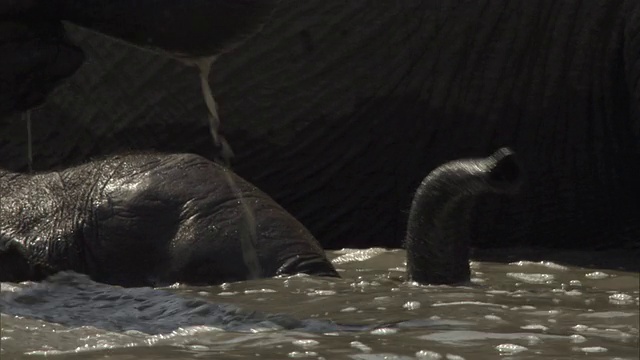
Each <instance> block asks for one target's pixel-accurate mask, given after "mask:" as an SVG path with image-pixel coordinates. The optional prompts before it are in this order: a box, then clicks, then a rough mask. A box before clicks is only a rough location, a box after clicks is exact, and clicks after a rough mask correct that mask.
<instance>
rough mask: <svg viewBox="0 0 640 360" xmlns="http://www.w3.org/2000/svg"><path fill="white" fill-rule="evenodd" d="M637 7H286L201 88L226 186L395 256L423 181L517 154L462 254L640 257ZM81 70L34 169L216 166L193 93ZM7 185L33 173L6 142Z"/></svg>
mask: <svg viewBox="0 0 640 360" xmlns="http://www.w3.org/2000/svg"><path fill="white" fill-rule="evenodd" d="M639 31H640V4H639V3H638V2H637V1H634V0H627V1H613V0H594V1H578V0H569V1H563V2H557V1H540V2H526V1H510V0H502V1H501V0H492V1H481V0H478V1H447V2H441V1H418V0H416V1H402V2H375V3H374V2H372V3H368V2H344V1H322V0H313V1H306V2H304V3H303V4H302V3H300V2H298V1H295V0H288V1H283V2H282V4H281V6H280V7H279V8H278V9H277V10H276V11H275V13H274V15H273V19H272V21H271V22H269V23H268V24H267V25H266V26H265V28H264V30H263V31H262V33H260V34H259V35H258V36H256V37H255V38H253V39H251V40H249V41H248V42H247V43H245V44H244V45H243V46H242V47H240V48H238V49H237V50H236V51H234V52H232V53H230V54H227V55H225V56H222V57H221V58H220V59H219V60H218V62H217V63H216V66H215V67H214V69H213V71H212V77H211V81H212V86H213V89H214V92H215V94H216V99H217V100H218V102H219V104H220V113H221V117H222V121H223V127H224V131H225V133H226V136H227V138H228V140H229V142H230V143H231V145H232V146H233V147H234V151H235V152H236V155H237V157H236V161H235V163H234V170H236V171H237V172H238V173H239V174H240V175H242V176H243V177H245V178H247V179H248V180H250V181H251V182H253V183H254V184H256V186H258V187H259V188H261V189H263V190H264V191H265V192H267V193H268V194H269V195H270V196H272V197H273V198H274V199H275V200H276V201H277V202H278V203H280V204H282V205H283V206H284V207H285V208H286V209H287V210H288V211H290V212H291V213H292V214H293V215H294V216H295V217H296V218H298V219H299V220H300V221H301V222H302V223H303V224H305V225H306V226H307V227H308V228H309V230H310V231H311V232H312V233H313V234H314V235H315V236H316V237H317V238H318V239H319V240H320V241H321V243H322V244H323V245H324V246H326V247H332V248H340V247H345V246H372V245H388V246H400V244H401V241H402V237H403V234H404V229H405V225H406V219H407V213H408V209H409V206H410V201H411V196H412V193H413V191H414V190H415V188H416V187H417V185H418V184H419V182H420V180H421V178H422V176H423V175H424V174H425V173H427V172H429V171H430V170H432V169H434V168H435V167H436V166H437V165H439V164H441V163H444V162H446V161H448V160H452V159H456V158H460V157H470V156H478V155H483V154H486V153H488V152H489V151H490V150H491V149H494V148H497V147H500V146H505V145H508V146H510V147H512V148H513V149H514V150H515V151H516V152H518V153H519V155H520V159H521V161H522V164H523V166H524V168H525V170H526V181H525V183H524V185H523V188H522V191H521V192H520V194H519V195H518V196H516V197H514V198H509V199H505V198H499V199H498V198H487V199H484V200H483V201H481V202H480V204H478V206H477V207H476V209H475V212H476V215H477V216H474V217H473V218H474V219H477V221H476V224H475V225H474V226H473V231H472V234H473V236H474V239H473V244H474V245H476V246H480V247H487V246H519V245H529V246H552V247H564V248H583V249H585V250H586V249H596V248H603V247H617V248H630V247H635V248H638V247H640V246H639V245H640V244H639V241H640V240H639V239H640V225H639V224H640V221H638V219H640V205H639V204H640V203H639V201H638V199H640V188H639V187H638V181H637V179H639V178H640V87H639V83H638V79H639V78H640V55H639V54H640V35H639ZM72 34H73V37H74V39H75V40H76V42H77V43H78V44H80V45H81V46H82V48H83V49H84V51H85V52H86V55H87V58H88V61H87V63H86V64H85V65H84V66H83V68H82V69H80V70H79V71H78V73H76V75H75V76H74V77H73V78H72V79H71V80H70V81H69V82H68V84H67V85H66V86H64V87H62V88H60V89H58V91H57V92H56V93H55V94H54V96H52V98H51V101H50V102H49V104H48V105H47V106H46V107H45V108H43V109H41V110H39V111H38V112H37V113H35V114H34V123H35V124H36V125H35V128H34V136H35V137H36V142H35V158H36V163H35V166H36V167H37V168H38V167H39V168H41V169H46V168H52V167H58V166H66V165H69V164H73V163H77V162H80V161H83V160H84V159H86V158H87V157H89V156H95V155H99V154H105V153H114V152H118V151H121V150H122V149H131V148H134V149H149V148H154V149H160V150H179V151H193V152H197V153H200V154H203V155H204V156H208V157H212V156H213V154H211V151H212V150H211V149H212V146H211V140H210V138H209V135H208V130H207V125H206V118H205V111H206V110H205V107H204V103H203V100H202V97H201V94H200V89H199V84H198V81H197V73H196V71H195V70H194V69H193V68H187V67H183V66H182V65H180V64H178V63H176V62H175V61H173V60H170V59H166V58H164V57H162V56H159V55H154V54H151V53H145V52H142V51H139V50H138V49H135V48H132V47H127V46H126V45H123V44H120V43H117V42H113V41H111V40H109V39H107V38H104V37H101V36H99V35H96V34H92V33H88V32H86V31H82V30H81V29H72ZM2 126H3V128H2V131H1V132H0V157H1V163H2V165H3V166H6V167H10V168H13V169H25V164H26V156H25V155H24V153H25V150H24V147H25V145H24V126H23V124H21V123H20V122H18V121H13V122H7V123H6V125H5V123H3V125H2Z"/></svg>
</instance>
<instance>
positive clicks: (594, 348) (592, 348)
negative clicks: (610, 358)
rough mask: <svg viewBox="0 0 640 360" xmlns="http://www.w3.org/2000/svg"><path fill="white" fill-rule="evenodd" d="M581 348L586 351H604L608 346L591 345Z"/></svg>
mask: <svg viewBox="0 0 640 360" xmlns="http://www.w3.org/2000/svg"><path fill="white" fill-rule="evenodd" d="M579 349H580V351H582V352H586V353H603V352H607V351H608V350H607V348H604V347H602V346H590V347H583V348H579Z"/></svg>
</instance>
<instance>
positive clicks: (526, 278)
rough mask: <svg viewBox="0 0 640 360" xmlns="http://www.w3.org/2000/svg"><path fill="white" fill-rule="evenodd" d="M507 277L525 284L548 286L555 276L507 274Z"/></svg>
mask: <svg viewBox="0 0 640 360" xmlns="http://www.w3.org/2000/svg"><path fill="white" fill-rule="evenodd" d="M507 276H508V277H511V278H514V279H516V280H520V281H522V282H525V283H527V284H548V283H550V282H551V281H553V279H555V276H553V274H528V273H511V272H510V273H507Z"/></svg>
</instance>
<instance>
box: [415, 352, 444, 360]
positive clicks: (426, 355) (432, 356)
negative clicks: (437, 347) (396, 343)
mask: <svg viewBox="0 0 640 360" xmlns="http://www.w3.org/2000/svg"><path fill="white" fill-rule="evenodd" d="M416 358H418V359H426V360H438V359H442V355H440V354H438V353H437V352H435V351H429V350H420V351H418V352H416Z"/></svg>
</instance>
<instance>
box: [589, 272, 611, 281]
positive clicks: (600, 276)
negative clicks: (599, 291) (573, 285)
mask: <svg viewBox="0 0 640 360" xmlns="http://www.w3.org/2000/svg"><path fill="white" fill-rule="evenodd" d="M584 277H586V278H587V279H592V280H600V279H606V278H608V277H609V274H607V273H604V272H602V271H594V272H590V273H587V274H585V275H584Z"/></svg>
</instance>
